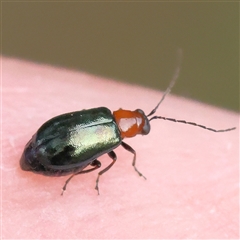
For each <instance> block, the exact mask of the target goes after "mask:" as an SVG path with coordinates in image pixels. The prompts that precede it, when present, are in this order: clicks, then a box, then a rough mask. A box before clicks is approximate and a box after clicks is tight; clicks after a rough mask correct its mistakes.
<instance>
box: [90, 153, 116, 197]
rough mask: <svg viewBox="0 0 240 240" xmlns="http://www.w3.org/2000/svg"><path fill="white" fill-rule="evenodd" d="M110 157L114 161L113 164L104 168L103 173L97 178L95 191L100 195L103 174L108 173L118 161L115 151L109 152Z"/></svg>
mask: <svg viewBox="0 0 240 240" xmlns="http://www.w3.org/2000/svg"><path fill="white" fill-rule="evenodd" d="M108 156H109V157H110V158H111V159H112V160H113V161H112V162H111V164H109V165H108V166H107V167H106V168H104V169H103V170H102V171H100V172H99V173H98V177H97V180H96V187H95V189H96V190H97V191H98V195H99V188H98V182H99V178H100V176H101V175H102V174H103V173H105V172H106V171H108V170H109V169H110V168H111V167H112V166H113V164H114V163H115V162H116V160H117V155H116V153H115V152H114V151H111V152H109V153H108Z"/></svg>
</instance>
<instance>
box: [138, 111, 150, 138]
mask: <svg viewBox="0 0 240 240" xmlns="http://www.w3.org/2000/svg"><path fill="white" fill-rule="evenodd" d="M136 111H138V112H139V113H140V114H141V116H142V119H143V120H144V125H143V127H142V131H141V134H142V135H147V134H149V132H150V129H151V127H150V123H149V120H148V118H147V116H146V115H145V113H144V112H143V110H141V109H137V110H136Z"/></svg>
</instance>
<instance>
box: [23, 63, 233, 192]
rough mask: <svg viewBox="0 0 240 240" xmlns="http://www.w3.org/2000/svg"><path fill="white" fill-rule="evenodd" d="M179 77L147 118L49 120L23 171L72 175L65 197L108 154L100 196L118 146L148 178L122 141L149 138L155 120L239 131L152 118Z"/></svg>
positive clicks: (103, 113)
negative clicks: (71, 185) (78, 178)
mask: <svg viewBox="0 0 240 240" xmlns="http://www.w3.org/2000/svg"><path fill="white" fill-rule="evenodd" d="M178 74H179V67H178V69H177V71H176V72H175V74H174V77H173V79H172V81H171V82H170V85H169V87H168V88H167V90H166V91H165V93H164V94H163V96H162V98H161V100H160V101H159V103H158V104H157V106H156V107H155V108H154V109H153V110H152V111H151V112H150V113H149V114H147V115H146V114H145V113H144V112H143V111H142V110H141V109H137V110H135V111H130V110H124V109H119V110H117V111H114V112H113V113H112V112H111V111H110V110H109V109H108V108H106V107H99V108H93V109H88V110H82V111H76V112H71V113H66V114H63V115H59V116H57V117H54V118H52V119H50V120H49V121H47V122H46V123H44V124H43V125H42V126H41V127H40V128H39V129H38V131H37V132H36V134H34V135H33V136H32V138H31V139H30V141H29V142H28V143H27V144H26V146H25V149H24V151H23V154H22V157H21V159H20V167H21V169H22V170H25V171H31V172H34V173H39V174H43V175H46V176H65V175H70V174H71V176H70V177H69V178H68V179H67V181H66V182H65V184H64V186H63V188H62V194H61V195H63V192H64V191H65V190H66V187H67V184H68V183H69V181H70V180H71V179H72V178H73V177H74V176H76V175H78V174H83V173H89V172H91V171H94V170H96V169H98V168H100V167H101V162H100V161H99V160H98V157H100V156H102V155H103V154H108V156H109V157H110V158H111V159H112V162H111V163H110V164H109V165H108V166H107V167H106V168H104V169H103V170H101V171H100V172H99V173H98V177H97V180H96V186H95V189H96V190H97V192H98V194H99V187H98V183H99V178H100V176H101V175H102V174H103V173H105V172H106V171H108V170H109V169H110V168H111V167H112V166H113V165H114V163H115V162H116V160H117V156H116V154H115V152H114V151H113V150H114V149H115V148H117V147H118V146H119V145H121V146H122V147H123V148H124V149H125V150H127V151H129V152H131V153H132V154H133V161H132V166H133V167H134V169H135V171H136V172H137V173H138V175H139V176H141V177H143V178H145V177H144V176H143V175H142V173H141V172H139V171H138V169H137V168H136V152H135V150H134V149H133V148H132V147H131V146H129V145H128V144H127V143H125V142H124V141H123V139H125V138H130V137H134V136H136V135H138V134H140V135H147V134H149V132H150V121H152V120H154V119H163V120H168V121H173V122H178V123H184V124H190V125H194V126H197V127H201V128H204V129H206V130H209V131H213V132H227V131H231V130H234V129H236V128H235V127H233V128H228V129H223V130H216V129H213V128H209V127H206V126H203V125H200V124H197V123H193V122H187V121H185V120H177V119H173V118H166V117H162V116H152V115H153V114H154V113H155V112H156V110H157V109H158V107H159V105H160V104H161V103H162V101H163V100H164V98H165V96H166V95H167V94H168V93H169V92H170V91H171V89H172V87H173V85H174V83H175V81H176V79H177V77H178ZM87 167H90V168H87ZM145 179H146V178H145Z"/></svg>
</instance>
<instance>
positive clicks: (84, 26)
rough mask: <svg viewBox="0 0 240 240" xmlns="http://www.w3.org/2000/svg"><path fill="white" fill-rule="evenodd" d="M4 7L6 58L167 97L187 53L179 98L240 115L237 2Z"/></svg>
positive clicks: (19, 4)
mask: <svg viewBox="0 0 240 240" xmlns="http://www.w3.org/2000/svg"><path fill="white" fill-rule="evenodd" d="M1 6H2V12H1V13H2V49H1V50H2V54H3V55H5V56H10V57H14V58H20V59H26V60H29V61H33V62H38V63H44V64H50V65H54V66H60V67H64V68H70V69H74V70H80V71H84V72H89V73H92V74H95V75H99V76H103V77H108V78H113V79H116V80H118V81H125V82H129V83H134V84H139V85H143V86H147V87H150V88H154V89H161V90H165V89H166V87H167V86H168V84H169V81H170V79H171V77H172V75H173V74H174V71H175V68H176V60H177V49H178V48H181V49H183V53H184V56H183V63H182V69H181V74H180V77H179V80H178V82H177V84H176V86H175V88H174V90H173V92H174V93H175V94H178V95H182V96H185V97H189V98H192V99H196V100H199V101H202V102H206V103H209V104H212V105H216V106H220V107H223V108H228V109H232V110H235V111H239V3H238V2H181V3H180V2H150V1H149V2H130V1H129V2H125V1H122V2H115V1H110V2H109V1H108V2H98V1H94V2H91V1H85V2H70V1H69V2H50V1H49V2H46V1H45V2H17V1H15V2H7V1H5V2H2V3H1ZM13 71H14V69H13ZM149 97H151V96H149Z"/></svg>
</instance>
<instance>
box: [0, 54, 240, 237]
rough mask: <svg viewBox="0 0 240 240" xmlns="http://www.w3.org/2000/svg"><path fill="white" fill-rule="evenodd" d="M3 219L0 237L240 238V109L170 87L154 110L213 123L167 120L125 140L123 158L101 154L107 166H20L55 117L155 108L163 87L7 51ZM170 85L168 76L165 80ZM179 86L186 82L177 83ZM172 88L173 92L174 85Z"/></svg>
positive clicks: (120, 153)
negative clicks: (54, 171) (58, 171)
mask: <svg viewBox="0 0 240 240" xmlns="http://www.w3.org/2000/svg"><path fill="white" fill-rule="evenodd" d="M2 81H3V82H2V94H3V95H2V96H3V102H2V116H3V118H2V120H3V121H2V161H1V194H2V199H1V215H2V216H1V217H2V229H1V230H2V232H1V233H2V236H1V237H2V238H3V239H20V238H21V239H82V238H87V239H89V238H92V239H100V238H102V239H103V238H108V239H115V238H118V239H126V238H128V239H129V238H132V239H139V238H147V239H150V238H158V239H161V238H167V239H170V238H175V239H182V238H190V239H234V238H236V239H237V238H239V229H238V227H239V204H238V203H239V163H238V161H239V115H238V114H237V113H234V112H230V111H227V110H223V109H219V108H216V107H213V106H208V105H206V104H202V103H199V102H196V101H193V100H189V99H185V98H183V97H179V96H178V97H177V96H174V95H172V94H169V95H168V96H167V97H166V99H165V100H164V102H163V103H162V104H161V105H160V107H159V109H158V110H157V112H156V114H155V115H159V116H165V117H172V118H176V119H185V120H187V121H191V122H197V123H200V124H203V125H206V126H208V127H212V128H216V129H225V128H230V127H237V129H236V130H234V131H231V132H226V133H214V132H210V131H207V130H203V129H201V128H198V127H193V126H190V125H184V124H181V123H173V122H168V121H163V120H154V121H152V122H151V131H150V133H149V134H148V135H147V136H137V137H135V138H130V139H125V140H124V141H125V142H126V143H127V144H129V145H130V146H131V147H132V148H133V149H135V150H136V152H137V160H136V166H137V168H138V170H139V171H140V172H141V173H143V175H144V176H146V178H147V180H144V179H143V178H141V177H139V176H138V174H137V173H136V172H135V171H134V169H133V167H132V165H131V164H132V158H133V155H132V154H131V153H129V152H127V151H126V150H124V149H123V148H122V147H121V146H120V147H119V148H117V149H115V153H116V155H117V158H118V159H117V161H116V163H115V164H114V165H113V167H112V168H111V169H110V170H109V171H107V172H106V173H105V174H104V175H103V176H101V177H100V181H99V190H100V195H99V196H98V195H97V191H96V190H95V189H94V187H95V181H96V178H97V173H98V172H99V171H100V170H102V169H103V168H104V167H106V166H108V165H109V164H110V163H111V159H110V158H109V157H108V156H107V155H104V156H102V157H100V158H99V159H98V160H100V161H101V163H102V167H101V168H100V170H97V171H93V172H91V173H89V174H83V175H78V176H75V177H74V178H73V179H72V180H71V181H70V183H69V185H68V187H67V190H66V192H64V195H63V196H60V194H61V190H62V187H63V185H64V183H65V181H66V179H67V178H68V176H65V177H46V176H42V175H37V174H33V173H32V172H25V171H22V170H21V168H20V166H19V159H20V157H21V154H22V152H23V149H24V146H25V144H26V143H27V142H28V141H29V139H30V138H31V136H32V135H33V134H34V133H35V132H36V131H37V129H38V128H39V127H40V126H41V125H42V124H43V123H44V122H46V121H47V120H48V119H50V118H52V117H54V116H56V115H59V114H62V113H66V112H71V111H79V110H82V109H88V108H94V107H100V106H105V107H107V108H109V109H110V110H111V111H115V110H118V109H119V108H120V107H121V108H123V109H127V110H135V109H137V108H140V109H142V110H143V111H144V112H145V113H146V114H148V113H149V112H150V111H151V110H152V109H153V108H154V107H155V106H156V104H157V103H158V102H159V100H160V98H161V97H162V94H163V93H162V92H159V91H154V90H150V89H146V88H143V87H139V86H135V85H128V84H125V83H121V82H115V81H112V80H107V79H103V78H100V77H97V76H93V75H89V74H85V73H81V72H77V71H70V70H66V69H60V68H54V67H50V66H47V65H38V64H34V63H29V62H25V61H21V60H16V59H10V58H2ZM167 84H168V83H166V85H167ZM178 84H181V83H180V82H179V83H178ZM173 91H174V90H173Z"/></svg>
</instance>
